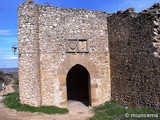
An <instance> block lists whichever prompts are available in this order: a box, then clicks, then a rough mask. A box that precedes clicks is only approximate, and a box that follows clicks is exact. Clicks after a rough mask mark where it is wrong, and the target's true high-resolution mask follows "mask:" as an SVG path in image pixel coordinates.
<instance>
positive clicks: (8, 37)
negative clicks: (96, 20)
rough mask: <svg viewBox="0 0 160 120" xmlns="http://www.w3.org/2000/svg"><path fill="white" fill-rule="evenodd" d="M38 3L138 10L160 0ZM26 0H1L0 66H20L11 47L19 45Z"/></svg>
mask: <svg viewBox="0 0 160 120" xmlns="http://www.w3.org/2000/svg"><path fill="white" fill-rule="evenodd" d="M33 1H34V2H36V3H38V4H45V3H50V4H52V5H54V6H59V7H67V8H84V9H91V10H101V11H106V12H116V11H118V10H125V9H127V8H130V7H134V8H135V9H136V11H137V12H140V11H141V10H143V9H146V8H148V7H150V6H151V5H153V4H154V3H157V2H160V0H33ZM23 2H25V0H0V68H10V67H18V56H17V55H14V54H13V52H12V50H11V47H12V46H13V45H14V44H15V45H16V46H17V45H18V40H17V9H18V5H19V4H21V3H23Z"/></svg>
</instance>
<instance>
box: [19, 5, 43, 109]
mask: <svg viewBox="0 0 160 120" xmlns="http://www.w3.org/2000/svg"><path fill="white" fill-rule="evenodd" d="M38 9H39V8H38V5H36V4H35V3H32V5H31V4H30V3H29V2H26V3H23V4H22V5H21V6H20V7H19V10H18V11H19V12H18V18H19V19H18V44H19V45H18V48H19V92H20V100H21V103H23V104H29V105H32V106H39V105H40V104H41V91H40V90H41V89H40V72H39V52H38V51H39V42H38V41H39V35H38V31H39V28H38V16H39V14H38Z"/></svg>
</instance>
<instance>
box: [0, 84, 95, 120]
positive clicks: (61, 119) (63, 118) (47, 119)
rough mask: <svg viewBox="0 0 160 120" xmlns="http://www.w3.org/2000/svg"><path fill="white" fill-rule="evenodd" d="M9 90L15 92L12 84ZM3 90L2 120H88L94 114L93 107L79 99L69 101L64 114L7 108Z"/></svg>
mask: <svg viewBox="0 0 160 120" xmlns="http://www.w3.org/2000/svg"><path fill="white" fill-rule="evenodd" d="M7 90H8V91H6V92H7V93H8V92H13V89H12V84H10V85H9V86H8V88H7ZM2 94H3V93H2V92H0V120H87V119H88V118H90V117H92V116H94V113H93V112H92V109H91V108H89V107H86V106H85V105H84V104H83V103H81V102H79V101H68V109H69V113H67V114H62V115H58V114H55V115H47V114H43V113H30V112H19V111H16V110H14V109H9V108H6V107H5V106H4V105H3V103H2V99H3V96H2Z"/></svg>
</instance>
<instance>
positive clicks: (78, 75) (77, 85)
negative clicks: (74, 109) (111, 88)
mask: <svg viewBox="0 0 160 120" xmlns="http://www.w3.org/2000/svg"><path fill="white" fill-rule="evenodd" d="M67 99H68V100H77V101H81V102H83V103H84V104H85V105H86V106H90V76H89V72H88V71H87V69H86V68H85V67H83V66H81V65H78V64H77V65H75V66H73V67H72V68H71V69H70V70H69V72H68V74H67Z"/></svg>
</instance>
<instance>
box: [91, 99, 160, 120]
mask: <svg viewBox="0 0 160 120" xmlns="http://www.w3.org/2000/svg"><path fill="white" fill-rule="evenodd" d="M94 111H95V114H96V115H95V116H94V117H92V118H91V119H90V120H146V119H147V120H148V119H149V120H158V119H159V118H157V117H152V118H151V117H149V118H142V117H141V118H136V117H131V114H132V115H133V114H143V115H144V114H156V115H158V116H159V117H160V111H155V110H151V109H149V108H132V107H125V106H122V105H120V104H118V103H117V102H116V101H111V102H106V103H105V104H103V105H100V106H98V107H95V108H94ZM125 115H126V116H127V117H125Z"/></svg>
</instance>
